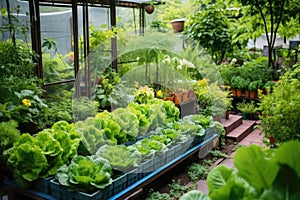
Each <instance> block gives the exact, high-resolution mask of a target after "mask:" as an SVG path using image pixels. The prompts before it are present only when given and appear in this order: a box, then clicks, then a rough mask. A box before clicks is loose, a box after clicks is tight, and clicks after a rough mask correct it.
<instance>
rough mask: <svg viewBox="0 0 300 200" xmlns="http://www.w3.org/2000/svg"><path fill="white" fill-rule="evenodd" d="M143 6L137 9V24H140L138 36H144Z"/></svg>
mask: <svg viewBox="0 0 300 200" xmlns="http://www.w3.org/2000/svg"><path fill="white" fill-rule="evenodd" d="M144 7H145V6H144V5H141V6H140V7H139V22H140V35H142V36H143V35H144V32H145V8H144Z"/></svg>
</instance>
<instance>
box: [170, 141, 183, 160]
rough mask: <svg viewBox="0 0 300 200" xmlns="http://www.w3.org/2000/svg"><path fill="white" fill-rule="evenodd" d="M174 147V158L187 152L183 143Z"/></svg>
mask: <svg viewBox="0 0 300 200" xmlns="http://www.w3.org/2000/svg"><path fill="white" fill-rule="evenodd" d="M173 148H174V158H177V157H178V156H180V155H182V154H183V153H184V152H185V149H183V143H179V144H177V145H176V146H174V147H173Z"/></svg>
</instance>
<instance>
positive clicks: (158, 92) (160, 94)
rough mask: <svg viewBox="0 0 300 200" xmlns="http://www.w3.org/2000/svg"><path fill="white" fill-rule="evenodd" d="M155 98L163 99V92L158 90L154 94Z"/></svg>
mask: <svg viewBox="0 0 300 200" xmlns="http://www.w3.org/2000/svg"><path fill="white" fill-rule="evenodd" d="M156 96H157V97H158V98H162V97H163V92H162V91H161V90H158V91H157V93H156Z"/></svg>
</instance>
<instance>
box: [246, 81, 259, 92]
mask: <svg viewBox="0 0 300 200" xmlns="http://www.w3.org/2000/svg"><path fill="white" fill-rule="evenodd" d="M257 89H258V81H252V82H250V83H249V85H248V90H249V91H255V90H257Z"/></svg>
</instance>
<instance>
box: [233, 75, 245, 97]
mask: <svg viewBox="0 0 300 200" xmlns="http://www.w3.org/2000/svg"><path fill="white" fill-rule="evenodd" d="M245 82H246V81H245V79H244V78H242V77H241V76H234V77H232V78H231V80H230V84H231V87H232V88H235V89H236V96H237V97H241V96H242V95H243V89H244V88H245Z"/></svg>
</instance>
